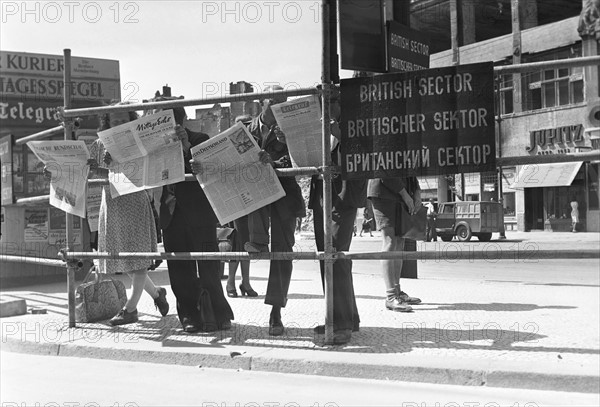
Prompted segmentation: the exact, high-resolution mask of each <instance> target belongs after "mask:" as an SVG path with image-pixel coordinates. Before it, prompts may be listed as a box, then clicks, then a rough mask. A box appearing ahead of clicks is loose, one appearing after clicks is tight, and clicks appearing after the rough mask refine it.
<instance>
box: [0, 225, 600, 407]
mask: <svg viewBox="0 0 600 407" xmlns="http://www.w3.org/2000/svg"><path fill="white" fill-rule="evenodd" d="M507 237H508V239H507V240H505V241H497V240H492V241H491V242H489V243H478V242H477V241H474V242H469V243H458V242H451V243H437V245H438V246H437V247H436V243H426V244H420V245H419V250H437V251H439V252H442V251H448V250H454V251H455V252H458V251H463V250H464V251H468V250H481V248H482V247H484V246H485V247H487V249H486V250H492V249H493V250H517V249H518V250H524V251H529V252H531V251H533V252H535V250H537V249H539V250H568V251H571V252H576V251H577V250H594V249H598V247H599V239H600V237H599V236H598V235H597V234H583V233H581V234H568V233H562V234H561V233H507ZM380 245H381V241H380V237H379V233H376V234H375V236H374V237H372V238H371V237H362V238H356V239H355V240H354V242H353V244H352V248H351V251H353V252H357V251H361V252H377V251H379V249H380ZM296 250H306V251H314V240H312V239H311V236H310V235H309V234H302V236H297V245H296ZM418 269H419V272H418V273H419V278H418V279H403V280H402V288H403V290H405V291H407V292H408V293H409V294H411V295H414V296H418V297H420V298H421V299H422V300H423V304H421V305H419V306H415V307H414V312H413V313H408V314H407V313H394V312H390V311H387V310H386V309H385V307H384V292H385V291H384V290H385V289H384V284H383V281H382V278H381V275H380V264H379V261H377V260H357V261H355V262H354V269H353V271H354V272H353V274H354V287H355V292H356V299H357V304H358V309H359V313H360V317H361V323H360V331H359V332H355V333H353V335H352V340H351V341H350V343H348V344H347V345H343V346H331V345H327V344H325V343H324V335H318V334H315V333H314V332H313V329H312V328H313V327H314V326H316V325H317V324H320V323H323V321H324V314H325V304H324V301H323V291H322V287H321V279H320V273H319V268H318V264H317V262H316V261H296V262H295V263H294V273H293V275H292V283H291V286H290V293H289V301H288V304H287V306H286V307H285V308H284V309H283V311H282V318H283V322H284V324H285V326H286V331H285V333H284V335H283V336H281V337H271V336H269V335H268V332H267V327H268V315H269V307H268V306H266V305H265V304H264V293H265V291H266V285H267V280H268V272H269V262H268V261H252V262H251V269H250V274H251V283H252V286H253V288H254V289H255V290H256V291H257V292H258V293H259V297H258V298H247V297H246V298H242V297H238V298H229V299H228V300H229V302H230V304H231V306H232V308H233V311H234V313H235V320H234V321H233V327H232V329H231V330H230V331H220V332H215V333H198V334H194V335H186V334H183V333H181V331H180V324H179V322H178V320H177V317H176V311H175V299H174V296H173V293H172V292H171V290H170V287H169V278H168V274H167V270H166V264H163V266H161V267H160V268H159V270H157V271H156V272H152V273H150V274H151V278H152V279H153V281H154V282H155V283H156V284H158V285H160V286H165V287H166V288H167V299H168V301H169V302H170V304H171V310H170V311H169V314H168V315H167V316H166V317H163V318H161V317H160V315H159V314H158V313H157V311H156V310H155V308H154V304H153V303H152V300H151V299H150V297H149V296H147V295H143V296H142V299H141V301H140V304H139V306H138V310H139V313H140V321H139V322H138V323H136V324H131V325H127V326H123V327H118V328H113V327H110V326H108V324H107V323H106V321H102V322H99V323H91V324H78V325H77V328H68V326H67V315H68V314H67V302H66V301H67V299H66V284H65V282H64V280H62V279H61V280H62V281H60V282H54V283H50V284H35V285H29V286H18V287H6V286H3V287H2V292H1V293H0V294H1V295H2V297H3V298H6V299H25V300H26V301H27V306H28V308H29V309H31V308H38V309H44V310H46V311H47V313H46V314H31V313H28V314H26V315H21V316H15V317H9V318H2V319H1V320H0V325H1V328H2V342H1V343H0V349H1V350H2V353H1V355H0V356H1V357H2V359H1V360H0V363H1V372H0V374H1V377H2V383H1V384H2V390H1V397H2V402H3V404H2V407H5V406H7V407H8V406H11V407H12V406H19V407H20V406H21V405H36V404H35V403H39V404H37V405H40V406H45V405H47V406H50V405H52V406H57V405H61V406H62V405H68V404H67V403H68V402H70V401H73V402H75V401H77V402H79V403H80V405H85V403H92V404H89V405H90V406H92V405H111V406H115V405H119V406H125V405H127V403H136V405H149V404H152V405H189V404H196V405H198V404H200V405H202V404H201V403H202V402H204V403H205V404H204V405H206V406H221V405H222V404H223V403H227V404H223V405H235V403H236V402H238V403H239V404H238V405H240V406H245V405H248V406H262V405H269V404H267V403H268V402H273V403H279V405H286V403H287V405H288V406H290V407H291V406H295V405H311V406H315V405H318V406H325V405H328V406H329V407H333V405H335V404H337V405H399V406H403V407H422V406H424V405H436V404H435V403H436V402H438V403H439V404H437V406H440V407H442V406H448V407H450V406H452V407H457V406H463V405H464V406H471V407H475V406H478V405H481V406H484V405H485V406H488V407H492V406H496V405H510V406H527V407H534V406H537V405H565V406H566V405H568V406H579V405H598V404H599V401H600V400H598V397H599V394H600V390H599V388H600V378H599V376H600V276H599V275H600V261H599V260H598V259H570V260H548V259H543V258H536V257H532V256H531V255H526V256H523V257H522V258H521V257H519V258H515V259H514V260H501V261H496V260H494V259H493V258H491V259H490V260H475V261H469V260H440V261H436V260H427V261H418ZM117 278H118V279H120V280H121V281H123V282H124V283H125V285H126V287H127V288H128V290H129V289H130V285H131V282H130V280H129V278H128V277H126V276H117ZM239 282H240V276H239V271H238V276H237V283H238V284H239ZM223 284H225V282H224V281H223ZM238 290H239V289H238ZM238 292H239V291H238ZM7 350H11V351H13V352H22V353H33V354H37V355H53V356H52V357H41V356H33V355H22V354H16V353H11V352H7ZM72 356H77V357H81V358H83V359H77V358H71V357H72ZM113 360H115V361H113ZM139 362H145V363H146V364H140V363H139ZM198 366H203V368H202V369H199V368H198ZM212 368H223V370H219V369H212ZM373 379H379V380H373ZM408 382H410V383H408ZM274 384H275V385H274ZM307 389H309V390H307ZM554 391H556V392H557V393H553V392H554ZM567 392H569V393H567ZM328 402H330V403H335V404H327V403H328ZM470 402H473V403H479V404H468V403H470ZM528 402H529V403H535V404H527V403H528ZM22 403H26V404H22ZM51 403H58V404H51ZM93 403H97V404H93ZM206 403H208V404H206ZM210 403H212V404H210ZM251 403H255V404H251ZM293 403H296V404H293ZM402 403H404V404H402ZM411 403H412V404H411ZM423 403H426V404H423ZM452 403H454V404H452ZM486 403H487V404H486ZM494 403H496V404H494ZM73 405H76V404H73ZM270 405H271V406H276V405H278V404H270ZM133 406H134V404H129V407H133Z"/></svg>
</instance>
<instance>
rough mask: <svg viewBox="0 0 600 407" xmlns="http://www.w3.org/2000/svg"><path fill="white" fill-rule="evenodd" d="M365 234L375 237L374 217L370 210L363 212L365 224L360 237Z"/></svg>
mask: <svg viewBox="0 0 600 407" xmlns="http://www.w3.org/2000/svg"><path fill="white" fill-rule="evenodd" d="M363 232H366V233H369V236H371V237H373V216H372V215H371V214H370V213H369V208H365V210H364V211H363V222H362V229H361V231H360V235H359V236H360V237H362V234H363Z"/></svg>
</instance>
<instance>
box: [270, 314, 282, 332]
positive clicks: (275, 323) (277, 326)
mask: <svg viewBox="0 0 600 407" xmlns="http://www.w3.org/2000/svg"><path fill="white" fill-rule="evenodd" d="M283 331H284V327H283V323H282V322H281V317H274V316H273V315H271V318H269V335H271V336H281V335H283Z"/></svg>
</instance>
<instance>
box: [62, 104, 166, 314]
mask: <svg viewBox="0 0 600 407" xmlns="http://www.w3.org/2000/svg"><path fill="white" fill-rule="evenodd" d="M115 104H120V103H116V102H115V103H113V105H115ZM59 115H60V113H59ZM137 118H138V116H137V114H136V113H135V112H120V113H109V114H105V115H102V116H100V128H99V131H102V130H106V129H109V128H112V127H116V126H118V125H120V124H123V123H127V122H129V121H132V120H135V119H137ZM88 164H89V165H90V175H91V176H92V177H95V176H101V177H103V178H106V177H107V176H108V168H109V167H110V166H111V165H118V164H115V163H113V161H112V158H111V156H110V154H109V153H108V152H107V151H106V150H105V149H104V145H103V144H102V141H101V140H100V139H98V140H96V141H95V142H94V143H93V144H92V145H91V146H90V160H89V162H88ZM98 251H99V252H103V253H121V252H156V251H157V234H156V225H155V222H154V217H153V215H152V208H151V203H150V199H149V197H148V194H147V193H146V192H145V191H139V192H135V193H132V194H128V195H122V196H118V197H115V198H113V197H112V195H111V193H110V186H109V185H105V186H104V187H103V190H102V201H101V203H100V214H99V218H98ZM153 265H154V262H153V261H152V260H146V259H118V260H111V259H99V260H98V269H99V271H100V272H101V273H108V274H117V273H127V274H128V275H129V276H130V277H131V279H132V284H131V295H130V296H129V298H128V300H127V302H126V303H125V307H124V308H123V309H122V310H121V311H119V313H118V314H117V315H115V316H114V317H113V318H112V319H111V320H110V321H109V323H110V324H111V325H125V324H130V323H134V322H137V321H138V312H137V304H138V302H139V300H140V298H141V295H142V292H144V291H146V292H147V293H148V294H149V295H150V296H151V297H152V299H153V300H154V304H155V306H156V307H157V308H158V310H159V312H160V314H161V315H162V316H166V315H167V313H168V312H169V303H168V302H167V290H166V289H165V288H164V287H156V286H155V285H154V283H153V282H152V280H151V279H150V277H149V276H148V268H150V267H152V266H153Z"/></svg>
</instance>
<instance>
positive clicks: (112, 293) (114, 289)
mask: <svg viewBox="0 0 600 407" xmlns="http://www.w3.org/2000/svg"><path fill="white" fill-rule="evenodd" d="M92 274H93V275H94V280H93V281H89V282H88V278H89V277H90V276H91V275H92ZM126 302H127V292H126V291H125V284H123V283H122V282H121V281H119V280H115V279H113V278H111V277H110V276H108V275H106V274H101V273H98V272H97V271H96V268H95V267H93V268H92V269H90V271H89V273H88V275H87V276H86V278H85V280H84V281H83V283H81V284H80V285H79V287H77V290H76V291H75V319H76V321H77V322H96V321H102V320H104V319H109V318H112V317H114V316H115V315H117V313H118V312H119V311H120V310H121V309H122V308H123V307H124V306H125V303H126Z"/></svg>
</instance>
